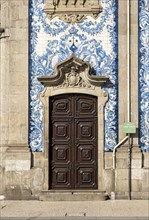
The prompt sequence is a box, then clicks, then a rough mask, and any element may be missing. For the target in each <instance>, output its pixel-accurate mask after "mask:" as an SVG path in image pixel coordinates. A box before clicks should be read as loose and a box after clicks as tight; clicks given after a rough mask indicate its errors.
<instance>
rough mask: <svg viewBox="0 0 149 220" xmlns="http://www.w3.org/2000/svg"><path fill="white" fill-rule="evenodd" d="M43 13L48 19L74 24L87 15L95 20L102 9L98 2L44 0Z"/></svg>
mask: <svg viewBox="0 0 149 220" xmlns="http://www.w3.org/2000/svg"><path fill="white" fill-rule="evenodd" d="M44 11H45V13H46V14H47V16H48V18H49V19H53V18H54V17H56V16H58V17H59V18H60V19H61V20H63V21H64V22H67V23H76V22H81V21H83V20H84V19H85V18H86V16H88V15H90V16H92V17H93V18H94V19H96V18H97V17H98V16H99V14H100V13H101V11H102V7H101V4H100V1H99V0H46V3H45V7H44Z"/></svg>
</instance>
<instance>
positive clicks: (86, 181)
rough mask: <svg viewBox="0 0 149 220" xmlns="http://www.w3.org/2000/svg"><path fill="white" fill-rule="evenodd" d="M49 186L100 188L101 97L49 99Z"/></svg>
mask: <svg viewBox="0 0 149 220" xmlns="http://www.w3.org/2000/svg"><path fill="white" fill-rule="evenodd" d="M49 106H50V108H49V116H50V117H49V118H50V121H49V138H50V145H49V189H64V190H65V189H97V185H98V181H97V173H98V171H97V167H98V163H97V161H98V150H97V133H98V126H97V120H98V118H97V98H96V97H95V96H90V95H84V94H68V95H58V96H54V97H52V98H50V100H49Z"/></svg>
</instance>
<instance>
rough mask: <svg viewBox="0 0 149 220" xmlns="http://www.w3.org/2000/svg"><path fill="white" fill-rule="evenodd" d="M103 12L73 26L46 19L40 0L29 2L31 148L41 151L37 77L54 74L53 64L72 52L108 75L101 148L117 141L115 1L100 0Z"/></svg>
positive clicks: (41, 126)
mask: <svg viewBox="0 0 149 220" xmlns="http://www.w3.org/2000/svg"><path fill="white" fill-rule="evenodd" d="M102 7H103V11H102V13H101V15H100V16H99V18H98V19H97V20H94V19H93V18H91V17H88V18H87V20H85V21H84V22H82V23H77V24H74V25H71V24H67V23H64V22H62V21H60V20H59V19H58V18H57V17H56V18H54V19H53V20H51V21H50V20H49V19H48V18H47V17H46V15H45V13H44V11H43V8H44V0H31V1H30V71H29V74H30V106H29V107H30V118H29V119H30V130H29V142H30V146H31V149H32V151H42V150H43V147H44V143H43V108H42V105H41V103H40V101H39V98H38V95H39V93H40V92H41V91H42V90H43V86H41V84H40V83H39V82H38V81H37V77H39V76H44V75H52V74H54V67H55V65H56V64H57V63H59V62H61V61H63V60H65V59H67V58H69V56H70V55H71V54H72V53H74V54H75V55H76V56H78V57H79V58H81V59H83V60H85V61H88V62H89V63H90V64H91V66H92V67H93V73H94V74H96V75H107V76H110V80H111V85H109V86H108V87H104V88H103V90H107V91H108V93H109V101H108V103H107V105H106V108H105V150H106V151H110V150H112V149H113V147H114V146H115V144H116V143H117V140H118V101H117V100H118V45H117V44H118V30H117V26H118V3H117V0H102Z"/></svg>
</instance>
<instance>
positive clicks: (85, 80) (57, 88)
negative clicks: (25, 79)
mask: <svg viewBox="0 0 149 220" xmlns="http://www.w3.org/2000/svg"><path fill="white" fill-rule="evenodd" d="M74 66H75V71H76V72H75V77H74V75H72V72H71V70H72V67H73V68H74ZM72 76H73V77H72ZM38 80H39V81H40V82H41V83H42V84H43V85H44V86H45V89H44V91H43V92H42V93H41V94H40V96H39V99H40V101H41V103H42V105H43V121H44V131H43V136H44V152H43V161H44V162H43V168H44V185H43V190H49V161H48V160H49V155H48V149H49V130H50V127H49V97H52V96H57V95H63V94H72V93H76V94H86V95H92V96H96V97H97V102H98V107H97V112H98V113H97V117H98V190H99V191H104V190H105V186H104V108H105V105H106V102H107V101H108V94H107V92H105V91H103V90H102V88H101V86H102V85H103V84H105V83H107V82H108V80H109V78H108V77H105V76H103V77H102V76H92V75H91V67H90V65H89V64H88V63H86V62H84V61H82V60H80V59H78V58H76V57H75V56H74V55H73V56H71V57H70V58H69V59H68V60H66V61H64V62H62V63H60V64H58V65H57V66H56V67H55V75H54V76H47V77H40V78H38Z"/></svg>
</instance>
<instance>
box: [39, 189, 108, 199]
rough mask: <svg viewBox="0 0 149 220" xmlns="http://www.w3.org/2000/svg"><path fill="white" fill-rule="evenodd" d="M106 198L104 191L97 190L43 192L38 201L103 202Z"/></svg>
mask: <svg viewBox="0 0 149 220" xmlns="http://www.w3.org/2000/svg"><path fill="white" fill-rule="evenodd" d="M107 199H108V196H107V194H106V192H105V191H98V190H43V191H41V193H40V195H39V200H40V201H94V200H98V201H104V200H107Z"/></svg>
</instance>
